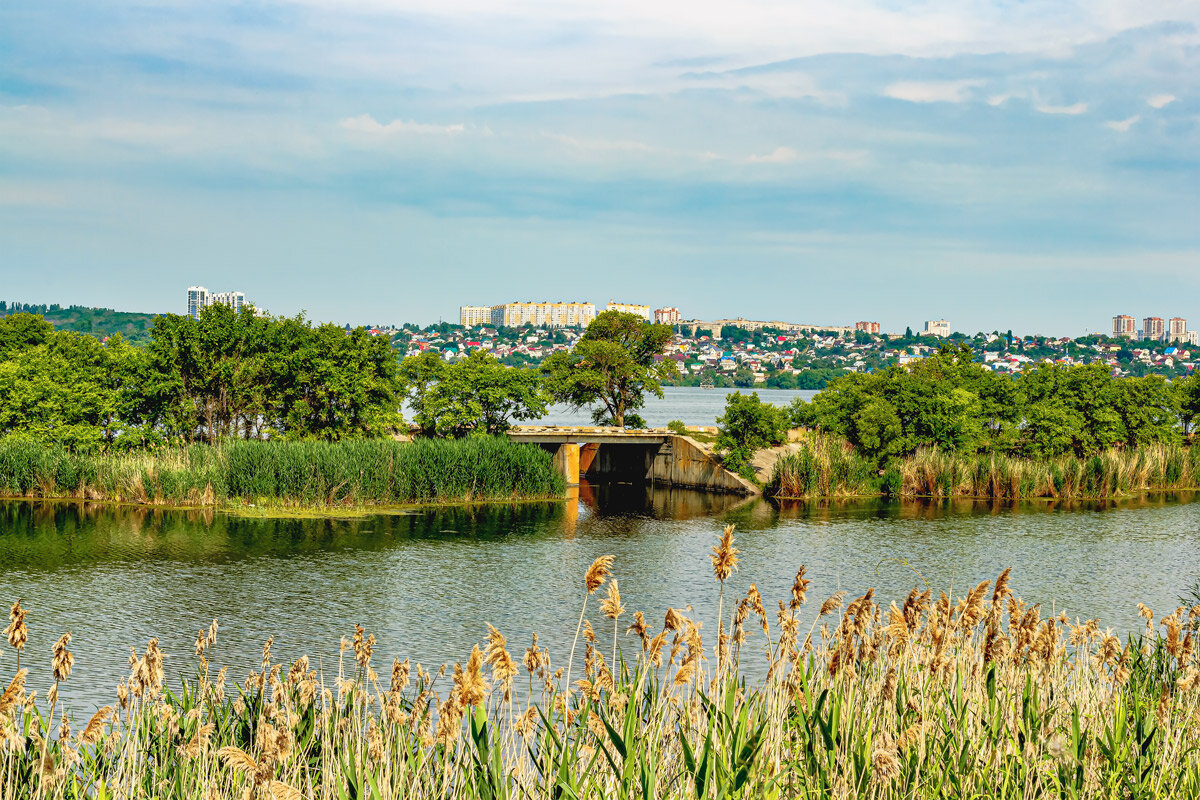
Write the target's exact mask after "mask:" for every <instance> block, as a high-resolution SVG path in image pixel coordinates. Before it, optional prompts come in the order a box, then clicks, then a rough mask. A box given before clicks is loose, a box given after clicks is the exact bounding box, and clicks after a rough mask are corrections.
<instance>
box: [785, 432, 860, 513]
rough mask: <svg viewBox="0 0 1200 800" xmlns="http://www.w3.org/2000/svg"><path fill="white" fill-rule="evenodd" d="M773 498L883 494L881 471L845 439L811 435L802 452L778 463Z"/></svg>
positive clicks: (802, 445) (801, 446)
mask: <svg viewBox="0 0 1200 800" xmlns="http://www.w3.org/2000/svg"><path fill="white" fill-rule="evenodd" d="M764 491H765V493H766V494H767V495H768V496H770V497H854V496H863V495H876V494H880V492H881V482H880V479H879V474H878V470H877V469H876V467H875V466H874V464H872V463H871V462H870V461H868V460H866V459H865V458H863V457H862V456H860V455H858V453H857V452H856V451H855V449H854V447H853V446H852V445H851V444H850V443H849V442H847V441H846V440H845V439H841V438H839V437H836V436H830V435H828V434H822V433H816V432H809V433H807V434H806V435H805V438H804V439H803V440H802V441H801V443H800V449H799V450H797V451H796V452H794V453H787V454H785V455H783V456H781V457H780V458H779V460H778V461H776V462H775V467H774V469H773V471H772V473H771V478H770V479H769V480H768V481H767V485H766V488H765V490H764Z"/></svg>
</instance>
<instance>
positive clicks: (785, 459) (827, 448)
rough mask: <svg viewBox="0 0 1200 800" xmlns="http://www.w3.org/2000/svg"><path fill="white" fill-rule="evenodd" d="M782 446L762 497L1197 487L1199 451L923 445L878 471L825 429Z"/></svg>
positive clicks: (1110, 493) (1101, 495)
mask: <svg viewBox="0 0 1200 800" xmlns="http://www.w3.org/2000/svg"><path fill="white" fill-rule="evenodd" d="M787 449H788V452H786V453H784V454H783V455H781V456H780V457H779V458H778V460H776V462H775V465H774V468H773V471H772V473H771V477H770V479H769V481H768V482H767V485H766V488H765V490H764V494H766V495H767V496H768V497H774V498H778V499H809V498H822V497H828V498H836V497H903V498H932V499H946V498H954V497H961V498H975V499H984V500H1003V501H1016V500H1031V499H1039V498H1050V499H1064V500H1078V499H1109V498H1117V497H1125V496H1129V495H1133V494H1137V493H1139V492H1153V491H1189V490H1196V489H1198V488H1200V448H1197V447H1183V446H1179V445H1157V446H1151V447H1144V448H1138V449H1136V450H1110V451H1108V452H1105V453H1101V454H1099V455H1096V456H1092V457H1091V458H1071V457H1063V458H1057V459H1048V460H1042V461H1034V460H1031V459H1022V458H1011V457H1008V456H1002V455H990V454H984V453H979V454H972V455H969V456H958V455H955V454H953V453H945V452H941V451H938V450H922V451H920V452H918V453H916V454H915V455H913V456H910V457H908V458H903V459H897V460H895V461H893V462H892V463H891V464H890V465H889V466H888V467H887V468H886V469H884V470H880V469H879V468H878V467H877V466H876V465H875V464H874V463H872V462H871V461H868V460H867V459H865V458H863V457H862V456H860V455H859V454H858V453H857V452H856V451H855V450H854V448H853V447H851V446H850V445H849V444H848V443H846V442H845V441H844V440H842V439H839V438H837V437H834V436H830V435H826V434H820V433H815V432H813V433H809V434H807V435H806V436H805V437H804V438H803V439H802V440H801V441H799V442H794V443H791V444H789V445H788V446H787Z"/></svg>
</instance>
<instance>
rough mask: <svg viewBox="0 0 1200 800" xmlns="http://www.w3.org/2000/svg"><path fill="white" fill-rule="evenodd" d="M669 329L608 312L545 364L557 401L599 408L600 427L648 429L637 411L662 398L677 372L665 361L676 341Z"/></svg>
mask: <svg viewBox="0 0 1200 800" xmlns="http://www.w3.org/2000/svg"><path fill="white" fill-rule="evenodd" d="M671 335H672V334H671V327H670V326H669V325H652V324H650V323H649V322H647V321H646V320H645V319H644V318H642V317H639V316H638V315H636V314H628V313H624V312H620V311H605V312H603V313H602V314H599V315H598V316H597V317H596V319H595V320H593V321H592V324H591V325H589V326H588V328H587V330H586V331H585V332H584V334H583V336H582V337H580V340H579V341H578V342H576V344H575V347H574V348H572V349H571V350H570V351H560V352H557V353H554V354H552V355H551V356H549V357H548V358H547V359H546V360H545V361H544V362H542V373H543V374H544V375H545V376H546V380H547V388H548V389H549V391H550V393H551V395H552V396H553V397H554V399H555V400H557V401H558V402H562V403H567V404H568V405H570V406H572V407H573V408H577V409H578V408H583V407H585V406H589V405H593V404H598V406H599V407H598V408H596V409H595V410H594V411H593V412H592V417H593V420H594V421H595V423H596V424H597V425H615V426H617V427H625V426H626V425H629V426H632V427H645V421H644V420H643V419H642V418H641V417H640V416H638V415H637V414H636V413H634V412H636V411H637V410H638V409H640V408H642V407H643V405H644V404H645V402H646V399H645V398H646V394H647V393H650V394H653V395H655V396H656V397H662V396H663V391H662V385H663V382H664V381H665V380H667V379H668V378H669V377H670V376H671V374H672V372H673V370H674V368H673V367H672V365H671V363H669V362H667V361H664V360H662V354H663V351H664V350H665V349H666V346H667V343H668V342H670V341H671Z"/></svg>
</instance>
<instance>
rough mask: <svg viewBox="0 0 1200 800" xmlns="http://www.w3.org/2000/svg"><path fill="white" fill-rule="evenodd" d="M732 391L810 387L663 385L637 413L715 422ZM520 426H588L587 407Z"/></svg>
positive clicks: (772, 395)
mask: <svg viewBox="0 0 1200 800" xmlns="http://www.w3.org/2000/svg"><path fill="white" fill-rule="evenodd" d="M734 392H741V393H742V394H749V393H750V392H758V396H759V398H760V399H762V401H763V402H766V403H774V404H775V405H777V406H786V405H787V404H788V403H790V402H792V400H793V399H795V398H797V397H803V398H804V399H805V400H811V399H812V397H813V395H815V394H816V391H815V390H813V389H764V388H762V387H759V388H757V389H701V388H699V387H694V386H667V387H665V388H664V389H663V395H664V396H663V397H662V398H661V399H660V398H657V397H653V396H650V397H647V398H646V406H645V408H642V409H641V410H639V411H638V412H637V413H638V414H640V415H641V416H642V419H644V420H646V424H647V425H649V426H650V427H652V428H665V427H666V425H667V423H668V422H670V421H671V420H676V419H677V420H680V421H682V422H683V423H684V424H686V425H715V424H716V422H717V417H719V416H721V415H722V414H724V413H725V398H726V397H727V396H728V395H730V394H733V393H734ZM403 413H404V418H405V419H406V420H411V419H412V411H411V410H410V409H409V408H407V407H405V408H404V409H403ZM517 424H520V425H591V424H592V415H591V412H590V410H589V409H586V408H585V409H580V410H578V411H576V410H572V409H571V408H569V407H567V406H563V405H555V406H551V407H550V410H549V413H547V414H546V416H544V417H542V418H541V419H536V420H529V421H528V422H523V423H517Z"/></svg>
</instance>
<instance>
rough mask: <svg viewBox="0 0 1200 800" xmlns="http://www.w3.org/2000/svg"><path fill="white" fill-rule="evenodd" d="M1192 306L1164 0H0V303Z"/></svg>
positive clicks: (1182, 99) (1177, 50)
mask: <svg viewBox="0 0 1200 800" xmlns="http://www.w3.org/2000/svg"><path fill="white" fill-rule="evenodd" d="M194 283H200V284H203V285H206V286H208V287H209V288H210V289H214V290H225V289H241V290H243V291H245V292H246V293H247V294H248V295H249V296H250V297H251V298H253V299H255V300H256V301H257V302H258V303H259V304H260V305H262V306H264V307H266V308H268V309H270V310H271V311H272V312H273V313H278V314H288V315H291V314H295V313H296V312H298V311H300V310H302V309H304V310H306V311H307V312H308V314H309V316H310V317H314V318H317V319H332V320H336V321H339V322H342V321H348V322H354V323H359V322H370V323H387V322H401V321H418V322H431V321H437V320H438V319H452V320H453V319H456V318H457V308H458V306H459V305H460V304H492V303H499V302H504V301H507V300H530V299H550V300H557V299H563V300H566V299H577V298H578V299H586V300H592V301H594V302H597V303H603V302H605V301H607V300H609V299H617V300H622V301H625V302H644V303H649V304H653V305H655V306H661V305H675V306H678V307H679V308H680V309H681V310H682V311H683V313H684V314H685V316H689V317H691V316H695V317H702V318H711V317H715V316H745V317H747V318H770V319H783V320H789V321H797V322H812V323H834V324H845V323H849V322H854V321H856V320H861V319H868V320H878V321H879V322H881V323H882V324H883V326H884V328H885V330H903V329H904V327H905V326H906V325H911V326H912V327H914V328H918V327H919V326H920V324H921V322H922V321H923V320H925V319H929V318H939V317H946V318H947V319H949V320H950V322H951V325H952V327H954V328H955V329H961V330H964V331H975V330H981V329H982V330H992V329H996V328H999V329H1005V328H1009V327H1011V328H1013V329H1014V330H1017V331H1020V332H1042V333H1053V334H1072V335H1074V334H1078V333H1081V332H1083V331H1084V329H1085V328H1086V329H1089V330H1103V329H1106V328H1107V327H1108V324H1109V319H1110V318H1111V317H1112V315H1113V314H1117V313H1129V314H1133V315H1134V316H1137V317H1139V318H1140V317H1143V316H1151V315H1155V316H1162V317H1168V316H1177V315H1178V316H1186V317H1188V318H1189V319H1191V320H1193V325H1194V326H1200V3H1197V2H1194V1H1189V2H1172V1H1170V0H1161V1H1160V0H1147V2H1114V1H1112V0H1086V1H1084V2H1055V1H1054V0H1050V1H1049V2H986V1H985V0H930V1H929V2H918V3H903V2H896V1H895V0H892V1H891V2H867V1H866V0H811V1H809V2H804V3H798V2H783V1H782V0H743V1H742V2H737V3H705V2H688V3H684V2H678V1H677V0H670V1H669V2H637V1H635V0H616V2H576V1H575V0H558V1H557V2H546V1H545V0H512V1H511V2H505V3H503V4H500V3H495V2H483V1H482V0H466V2H459V3H456V2H445V1H444V0H443V1H440V2H434V0H414V1H413V2H405V3H397V2H386V1H385V0H338V1H337V2H334V1H333V0H300V1H299V2H270V1H268V0H262V1H260V2H245V3H229V2H221V0H211V1H209V2H189V0H146V1H144V2H128V1H127V0H111V1H110V2H105V3H95V2H81V1H80V0H68V1H66V2H58V1H57V0H43V2H30V1H28V0H16V2H9V3H4V4H2V5H0V297H3V298H4V299H10V300H23V301H27V302H61V303H64V304H66V303H82V304H89V305H104V306H111V307H116V308H121V309H129V310H148V311H161V310H170V311H182V310H183V302H184V289H185V288H186V287H187V286H188V285H190V284H194Z"/></svg>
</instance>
